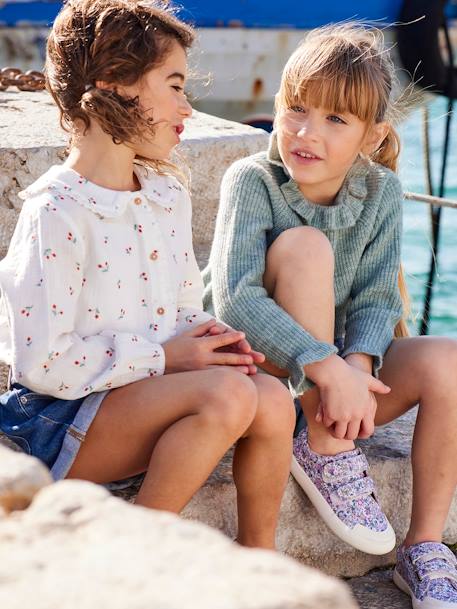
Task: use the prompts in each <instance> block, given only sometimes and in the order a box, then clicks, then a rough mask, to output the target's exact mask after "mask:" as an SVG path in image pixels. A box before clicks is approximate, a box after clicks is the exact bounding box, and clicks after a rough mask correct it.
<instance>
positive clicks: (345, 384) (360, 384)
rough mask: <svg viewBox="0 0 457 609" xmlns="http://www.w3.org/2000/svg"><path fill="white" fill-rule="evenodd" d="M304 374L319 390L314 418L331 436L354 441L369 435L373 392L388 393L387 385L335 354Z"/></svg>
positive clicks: (312, 366)
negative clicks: (317, 406)
mask: <svg viewBox="0 0 457 609" xmlns="http://www.w3.org/2000/svg"><path fill="white" fill-rule="evenodd" d="M307 375H308V376H309V377H310V378H311V379H312V380H313V381H314V382H315V383H316V385H317V386H318V388H319V393H320V404H319V408H318V411H317V414H316V421H318V422H322V423H323V424H324V425H325V426H326V427H328V428H329V430H330V433H331V434H332V435H333V436H334V437H335V438H338V439H343V438H344V439H346V440H355V439H356V438H368V437H370V436H371V435H372V434H373V431H374V418H375V414H376V408H377V403H376V397H375V394H386V393H389V392H390V387H388V386H387V385H385V384H384V383H383V382H382V381H380V380H378V379H377V378H375V377H374V376H373V375H372V374H370V373H368V372H366V371H364V370H361V369H359V368H357V367H356V366H354V365H350V364H349V363H347V362H345V360H344V359H342V358H341V357H339V356H338V355H331V356H330V357H328V358H326V360H323V361H322V362H318V363H316V364H312V365H311V366H309V367H307Z"/></svg>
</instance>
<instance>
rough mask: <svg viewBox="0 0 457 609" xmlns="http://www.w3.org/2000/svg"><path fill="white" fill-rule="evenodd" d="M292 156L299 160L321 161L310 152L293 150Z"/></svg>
mask: <svg viewBox="0 0 457 609" xmlns="http://www.w3.org/2000/svg"><path fill="white" fill-rule="evenodd" d="M292 154H293V155H295V156H297V157H298V158H300V159H307V160H309V161H322V158H321V157H320V156H318V155H317V154H316V153H314V152H312V151H311V150H303V149H297V150H293V151H292Z"/></svg>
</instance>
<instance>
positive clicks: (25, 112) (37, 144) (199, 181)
mask: <svg viewBox="0 0 457 609" xmlns="http://www.w3.org/2000/svg"><path fill="white" fill-rule="evenodd" d="M58 123H59V117H58V112H57V108H56V107H55V105H54V104H53V102H52V100H51V97H50V96H49V94H48V93H46V92H45V91H43V92H40V93H26V92H18V91H5V92H0V214H1V215H0V257H2V256H4V255H5V253H6V250H7V248H8V244H9V242H10V239H11V235H12V233H13V230H14V225H15V222H16V220H17V215H18V212H19V210H20V207H21V204H22V202H21V200H20V199H19V198H18V196H17V193H18V192H19V191H20V190H22V189H23V188H25V187H26V186H28V185H29V184H31V183H32V182H33V181H34V180H35V179H36V178H38V177H39V176H40V175H41V174H42V173H44V172H45V171H46V170H47V169H48V168H49V167H50V166H51V165H53V164H58V163H61V162H62V161H63V159H64V157H65V149H66V146H67V141H68V137H67V135H66V134H65V133H64V132H63V131H61V130H60V129H59V127H58ZM267 144H268V135H267V134H266V133H265V131H263V130H262V129H254V128H253V127H249V126H248V125H241V124H240V123H234V122H232V121H227V120H224V119H220V118H215V117H212V116H209V115H207V114H202V113H200V112H196V111H194V114H193V116H192V118H191V119H189V120H188V121H186V129H185V131H184V133H183V141H182V143H181V144H180V145H179V146H178V147H177V154H176V162H177V163H178V164H183V165H184V166H187V167H188V168H189V170H190V174H191V176H192V180H191V195H192V206H193V222H192V224H193V231H194V245H195V251H196V254H197V259H198V262H199V264H200V266H201V267H203V266H204V265H205V264H206V261H207V258H208V254H209V249H210V247H211V241H212V237H213V232H214V224H215V220H216V215H217V209H218V205H219V185H220V182H221V179H222V176H223V175H224V173H225V171H226V170H227V168H228V167H229V166H230V165H231V164H232V163H233V162H234V161H235V160H237V159H239V158H241V157H244V156H249V155H251V154H254V153H256V152H258V151H260V150H264V149H265V148H266V147H267Z"/></svg>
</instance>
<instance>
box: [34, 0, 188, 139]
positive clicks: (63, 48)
mask: <svg viewBox="0 0 457 609" xmlns="http://www.w3.org/2000/svg"><path fill="white" fill-rule="evenodd" d="M193 40H194V31H193V29H192V28H191V27H190V26H188V25H187V24H185V23H183V22H182V21H180V20H179V19H178V18H177V17H176V16H175V14H174V11H173V9H172V8H171V7H170V6H169V5H168V2H166V1H160V0H147V1H141V0H68V1H67V2H66V3H65V4H64V6H63V8H62V10H61V11H60V13H59V14H58V16H57V18H56V20H55V22H54V26H53V28H52V31H51V34H50V36H49V38H48V42H47V54H46V67H45V72H46V86H47V89H48V91H49V92H50V93H51V95H52V97H53V98H54V100H55V102H56V104H57V106H58V107H59V110H60V123H61V126H62V127H63V129H65V130H66V131H69V132H71V133H74V132H75V123H77V122H79V123H80V124H81V122H82V124H83V125H84V131H86V130H87V129H88V128H89V126H90V121H91V119H95V120H96V121H97V122H98V124H99V125H100V127H101V128H102V129H103V131H104V132H105V133H108V134H109V135H111V137H112V138H113V141H114V142H115V143H124V142H125V143H128V142H133V141H135V140H136V139H141V138H145V137H147V134H148V133H149V134H150V135H151V137H152V136H153V133H154V129H153V127H154V119H153V118H152V119H151V118H147V117H146V116H145V115H144V114H143V113H142V111H141V108H140V107H139V102H138V98H127V97H124V96H122V95H120V94H119V93H118V92H117V91H116V90H115V87H114V85H124V86H129V85H133V84H135V83H136V82H138V81H139V80H140V79H141V77H142V76H143V75H144V74H145V73H146V72H148V71H149V70H151V69H152V68H155V67H158V66H160V64H161V63H162V62H163V61H164V59H165V58H166V56H167V53H168V52H169V50H170V48H171V46H172V45H173V42H174V41H175V42H177V43H178V44H179V45H181V47H182V48H183V49H184V50H187V49H188V48H189V47H190V46H191V45H192V43H193ZM97 81H103V82H105V83H108V84H111V83H112V84H113V89H111V88H108V89H105V88H103V89H102V88H98V87H97V86H96V83H97Z"/></svg>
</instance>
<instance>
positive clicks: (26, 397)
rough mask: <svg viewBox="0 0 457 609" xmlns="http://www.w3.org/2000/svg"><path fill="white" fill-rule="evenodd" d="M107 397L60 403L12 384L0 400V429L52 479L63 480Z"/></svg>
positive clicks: (99, 395) (98, 396) (100, 396)
mask: <svg viewBox="0 0 457 609" xmlns="http://www.w3.org/2000/svg"><path fill="white" fill-rule="evenodd" d="M107 393H108V392H107V391H104V392H100V393H92V394H91V395H89V396H87V397H83V398H79V399H77V400H61V399H59V398H56V397H54V396H51V395H42V394H40V393H35V392H33V391H30V390H29V389H27V388H26V387H23V386H22V385H19V384H14V385H13V386H12V387H11V389H10V390H9V391H7V392H6V393H4V394H3V395H2V396H0V429H1V431H2V432H3V433H4V434H5V435H7V436H8V437H9V438H10V439H11V440H12V441H13V442H15V443H16V444H17V445H18V446H19V448H21V449H22V450H23V451H24V452H25V453H27V454H29V455H32V456H34V457H37V458H38V459H40V460H41V461H43V462H44V463H45V464H46V465H47V466H48V468H49V469H50V470H51V473H52V475H53V477H54V479H56V480H58V479H60V478H64V477H65V475H66V474H67V472H68V470H69V469H70V467H71V465H72V463H73V461H74V459H75V457H76V454H77V452H78V450H79V448H80V446H81V443H82V442H84V438H85V434H86V431H87V430H88V428H89V426H90V424H91V423H92V421H93V419H94V417H95V415H96V414H97V411H98V408H99V407H100V404H101V403H102V401H103V398H104V397H105V396H106V394H107Z"/></svg>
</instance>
